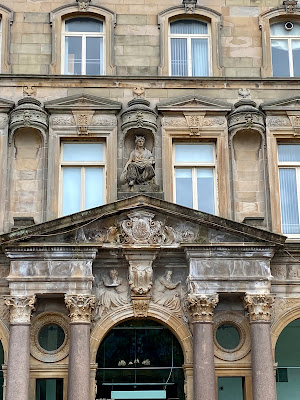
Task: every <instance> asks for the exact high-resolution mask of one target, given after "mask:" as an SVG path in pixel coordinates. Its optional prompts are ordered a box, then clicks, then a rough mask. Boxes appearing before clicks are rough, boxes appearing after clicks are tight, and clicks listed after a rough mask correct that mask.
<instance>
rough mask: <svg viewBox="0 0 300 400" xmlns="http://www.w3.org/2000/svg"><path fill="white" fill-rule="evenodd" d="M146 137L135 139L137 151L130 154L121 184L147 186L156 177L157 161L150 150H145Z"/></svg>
mask: <svg viewBox="0 0 300 400" xmlns="http://www.w3.org/2000/svg"><path fill="white" fill-rule="evenodd" d="M145 142H146V139H145V136H136V137H135V149H134V150H132V152H131V153H130V156H129V159H128V161H127V163H126V164H125V167H124V170H123V172H122V174H121V177H120V179H121V183H123V184H124V183H128V185H129V186H130V187H131V188H132V187H133V186H134V185H146V184H147V182H149V181H151V180H152V179H153V178H154V176H155V171H154V164H155V160H154V157H153V155H152V153H151V151H150V150H148V149H146V148H145Z"/></svg>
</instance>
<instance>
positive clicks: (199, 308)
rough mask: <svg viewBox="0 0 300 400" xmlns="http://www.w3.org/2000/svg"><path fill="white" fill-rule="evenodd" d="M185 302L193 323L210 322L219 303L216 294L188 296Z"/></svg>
mask: <svg viewBox="0 0 300 400" xmlns="http://www.w3.org/2000/svg"><path fill="white" fill-rule="evenodd" d="M187 300H188V309H189V312H190V315H191V317H192V320H193V322H212V320H213V315H214V313H213V310H214V308H215V307H216V305H217V304H218V301H219V296H218V295H217V294H189V295H188V298H187Z"/></svg>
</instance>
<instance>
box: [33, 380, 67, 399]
mask: <svg viewBox="0 0 300 400" xmlns="http://www.w3.org/2000/svg"><path fill="white" fill-rule="evenodd" d="M36 400H63V379H37V380H36Z"/></svg>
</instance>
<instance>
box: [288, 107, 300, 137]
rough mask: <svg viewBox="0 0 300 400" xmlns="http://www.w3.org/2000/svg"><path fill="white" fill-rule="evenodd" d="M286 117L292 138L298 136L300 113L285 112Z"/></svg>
mask: <svg viewBox="0 0 300 400" xmlns="http://www.w3.org/2000/svg"><path fill="white" fill-rule="evenodd" d="M287 115H288V117H289V120H290V122H291V125H292V127H293V129H294V136H298V135H300V113H299V111H287Z"/></svg>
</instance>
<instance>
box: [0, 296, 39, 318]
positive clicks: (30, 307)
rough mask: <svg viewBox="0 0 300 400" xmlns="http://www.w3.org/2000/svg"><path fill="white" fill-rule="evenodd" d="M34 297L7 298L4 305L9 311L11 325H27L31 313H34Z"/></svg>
mask: <svg viewBox="0 0 300 400" xmlns="http://www.w3.org/2000/svg"><path fill="white" fill-rule="evenodd" d="M34 303H35V295H33V296H7V297H5V304H6V305H7V306H8V307H9V309H10V323H11V324H20V325H22V324H29V323H30V317H31V312H32V311H34Z"/></svg>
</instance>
